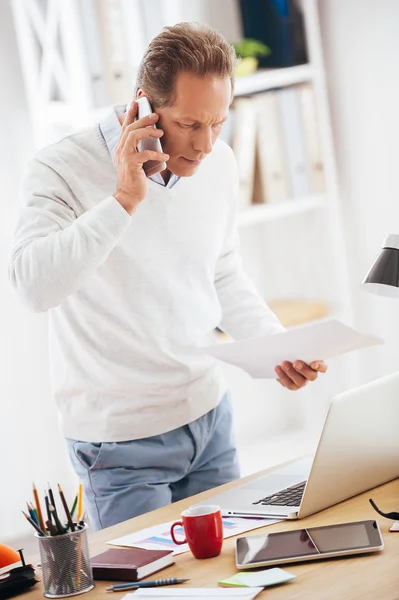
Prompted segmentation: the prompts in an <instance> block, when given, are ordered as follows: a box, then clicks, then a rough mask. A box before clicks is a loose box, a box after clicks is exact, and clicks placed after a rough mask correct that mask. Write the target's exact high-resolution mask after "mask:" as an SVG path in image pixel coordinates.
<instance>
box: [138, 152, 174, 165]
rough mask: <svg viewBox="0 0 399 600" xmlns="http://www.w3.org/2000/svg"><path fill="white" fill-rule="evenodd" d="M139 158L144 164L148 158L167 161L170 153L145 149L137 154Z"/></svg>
mask: <svg viewBox="0 0 399 600" xmlns="http://www.w3.org/2000/svg"><path fill="white" fill-rule="evenodd" d="M137 159H138V161H139V162H140V163H141V164H144V163H145V162H147V161H148V160H160V161H161V162H166V161H167V160H169V154H165V152H156V151H155V150H143V151H142V152H139V153H138V154H137Z"/></svg>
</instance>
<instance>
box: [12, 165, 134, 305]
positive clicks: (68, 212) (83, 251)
mask: <svg viewBox="0 0 399 600" xmlns="http://www.w3.org/2000/svg"><path fill="white" fill-rule="evenodd" d="M74 206H75V197H74V195H73V193H72V191H71V189H70V188H69V186H68V184H67V183H66V181H65V180H64V179H63V178H62V177H61V176H60V175H59V174H58V173H57V172H56V171H55V170H54V169H52V168H51V167H50V166H48V165H47V164H45V163H44V162H42V161H40V160H38V159H37V158H35V159H33V160H32V161H31V162H30V163H29V165H28V168H27V172H26V175H25V177H24V180H23V182H22V206H21V208H20V212H19V216H18V221H17V227H16V233H15V239H14V246H13V249H12V253H11V261H10V267H9V276H10V280H11V283H12V285H13V286H14V288H15V289H16V291H17V293H18V294H19V295H20V296H21V298H22V299H23V300H24V301H25V302H26V303H27V304H28V306H30V307H31V308H32V309H33V310H35V311H37V312H41V311H45V310H48V309H50V308H53V307H55V306H58V305H59V304H60V303H61V302H62V301H63V300H64V299H65V298H66V297H67V296H69V295H70V294H72V293H74V292H76V291H77V290H78V289H79V288H80V287H81V286H82V284H83V283H84V282H85V281H86V280H87V278H88V277H89V276H90V275H91V274H93V273H94V272H95V271H96V269H97V268H98V267H99V266H100V265H101V264H102V263H103V262H104V261H105V260H106V259H107V257H108V256H109V254H110V252H111V251H112V250H113V248H114V247H115V246H116V244H117V242H118V239H119V238H120V237H121V235H122V234H123V233H124V231H125V230H126V228H127V227H128V225H129V223H130V220H131V216H130V215H129V214H128V213H127V212H126V211H125V209H124V208H123V207H122V206H121V205H120V204H119V202H118V201H117V200H116V199H115V198H114V197H113V196H109V197H107V198H104V199H103V200H102V201H100V202H99V203H98V204H97V205H96V206H95V207H94V208H92V209H91V210H89V211H87V212H85V213H84V214H83V215H81V216H79V217H77V216H76V213H75V211H74V208H73V207H74Z"/></svg>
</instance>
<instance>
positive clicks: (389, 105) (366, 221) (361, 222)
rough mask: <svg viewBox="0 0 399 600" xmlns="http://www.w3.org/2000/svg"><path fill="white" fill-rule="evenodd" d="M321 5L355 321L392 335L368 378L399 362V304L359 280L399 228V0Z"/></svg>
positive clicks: (367, 363)
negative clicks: (366, 289) (368, 290)
mask: <svg viewBox="0 0 399 600" xmlns="http://www.w3.org/2000/svg"><path fill="white" fill-rule="evenodd" d="M319 7H320V13H321V27H322V38H323V44H324V55H325V64H326V71H327V81H328V86H329V95H330V104H331V111H332V124H333V131H334V137H335V149H336V157H337V166H338V174H339V184H340V192H341V202H342V210H343V214H344V224H345V234H346V239H347V245H348V260H349V269H350V277H351V281H352V284H353V299H354V308H355V318H356V322H357V325H358V326H359V327H363V328H364V329H369V330H372V331H374V332H379V333H380V334H381V335H383V336H384V337H386V340H387V343H386V345H385V347H383V348H380V349H373V350H367V351H362V353H361V356H360V359H361V364H362V380H363V381H367V380H370V379H373V378H375V377H377V376H379V375H381V374H386V373H390V372H392V371H394V370H396V369H397V368H398V366H399V360H398V357H399V336H398V334H397V332H398V331H399V303H398V302H397V301H396V302H395V300H391V299H386V298H381V297H377V296H372V295H369V294H365V293H364V292H362V291H361V290H360V285H359V284H360V282H361V280H362V278H363V277H364V275H365V274H366V272H367V271H368V269H369V267H370V266H371V264H372V262H373V260H374V259H375V257H376V256H377V254H378V252H379V251H380V248H381V243H382V241H383V238H384V237H385V235H386V234H387V233H397V232H398V230H399V202H398V198H399V186H398V161H399V153H398V140H399V111H398V107H399V70H398V65H399V36H398V23H399V2H397V0H379V1H378V2H375V0H351V1H350V2H343V1H342V0H321V1H320V2H319Z"/></svg>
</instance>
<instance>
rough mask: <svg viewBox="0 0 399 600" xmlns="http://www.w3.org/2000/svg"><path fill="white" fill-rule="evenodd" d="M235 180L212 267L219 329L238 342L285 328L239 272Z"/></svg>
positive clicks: (249, 282)
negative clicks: (221, 245) (220, 240)
mask: <svg viewBox="0 0 399 600" xmlns="http://www.w3.org/2000/svg"><path fill="white" fill-rule="evenodd" d="M235 179H236V180H235V185H234V201H233V206H232V208H231V211H230V215H229V220H228V225H227V231H226V236H225V240H224V244H223V249H222V252H221V254H220V256H219V259H218V261H217V265H216V273H215V286H216V291H217V294H218V297H219V302H220V304H221V307H222V314H223V318H222V322H221V324H220V328H221V329H223V331H225V332H226V333H228V334H229V335H231V336H232V337H233V338H234V339H236V340H239V339H247V338H251V337H260V336H262V335H269V334H273V333H278V332H280V331H284V329H285V328H284V327H283V325H282V324H281V323H280V321H279V320H278V318H277V317H276V315H275V314H274V312H273V311H272V310H271V309H270V308H269V307H268V306H267V304H266V303H265V301H264V300H263V298H262V297H261V296H260V294H259V293H258V291H257V290H256V288H255V286H254V284H253V282H252V281H251V279H250V278H249V277H248V275H247V274H246V273H245V271H244V269H243V266H242V260H241V256H240V251H239V238H238V231H237V199H238V181H237V177H236V178H235Z"/></svg>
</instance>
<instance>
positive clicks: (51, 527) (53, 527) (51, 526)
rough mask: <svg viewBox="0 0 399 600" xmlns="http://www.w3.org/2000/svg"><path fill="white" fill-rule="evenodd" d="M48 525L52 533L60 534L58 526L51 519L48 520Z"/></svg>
mask: <svg viewBox="0 0 399 600" xmlns="http://www.w3.org/2000/svg"><path fill="white" fill-rule="evenodd" d="M46 525H47V529H48V531H49V534H50V535H58V531H57V528H56V526H55V525H54V524H53V523H52V522H51V521H50V520H48V521H46Z"/></svg>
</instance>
